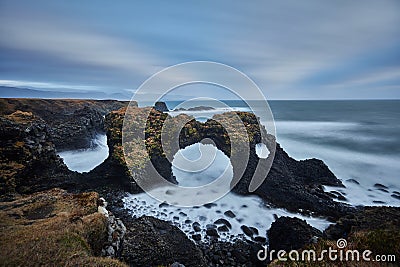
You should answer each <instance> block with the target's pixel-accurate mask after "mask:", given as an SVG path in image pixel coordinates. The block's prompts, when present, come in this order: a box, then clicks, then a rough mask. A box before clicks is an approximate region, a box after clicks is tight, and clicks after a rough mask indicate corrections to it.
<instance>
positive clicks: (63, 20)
mask: <svg viewBox="0 0 400 267" xmlns="http://www.w3.org/2000/svg"><path fill="white" fill-rule="evenodd" d="M251 3H252V4H250V2H247V1H197V2H195V1H157V2H156V1H124V2H123V1H62V2H61V1H54V0H49V1H37V0H36V1H16V0H10V1H3V0H0V36H1V37H0V85H9V86H20V87H33V88H44V89H48V90H60V91H65V90H67V89H68V90H86V91H87V90H96V91H104V92H107V93H117V92H125V93H126V92H128V91H129V90H135V89H136V88H138V87H139V86H140V85H141V84H142V83H143V82H144V81H145V80H146V79H147V78H149V77H150V76H151V75H152V74H154V73H155V72H157V71H160V70H162V69H163V68H165V67H168V66H171V65H174V64H178V63H182V62H187V61H194V60H207V61H216V62H221V63H224V64H228V65H230V66H232V67H235V68H237V69H238V70H240V71H242V72H244V73H245V74H247V75H248V76H249V77H250V78H252V79H253V80H254V81H255V82H256V84H257V85H258V86H259V87H260V88H261V89H262V91H263V92H264V94H265V96H266V98H267V99H364V98H389V99H393V98H400V27H399V25H400V1H396V0H394V1H384V0H379V1H375V0H374V1H366V0H359V1H357V0H355V1H348V0H342V1H320V0H318V1H298V0H294V1H251ZM0 90H1V89H0ZM215 90H217V89H215ZM180 94H183V95H185V94H188V95H194V96H203V95H202V94H204V92H203V91H202V90H200V89H198V90H197V89H196V90H193V89H192V90H188V92H184V91H182V92H180ZM217 94H219V97H220V98H224V91H221V92H219V93H217Z"/></svg>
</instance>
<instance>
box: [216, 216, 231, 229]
mask: <svg viewBox="0 0 400 267" xmlns="http://www.w3.org/2000/svg"><path fill="white" fill-rule="evenodd" d="M214 224H224V225H226V226H227V227H228V228H229V229H232V225H231V223H230V222H229V221H228V220H226V219H223V218H220V219H218V220H216V221H215V222H214Z"/></svg>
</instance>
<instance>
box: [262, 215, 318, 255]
mask: <svg viewBox="0 0 400 267" xmlns="http://www.w3.org/2000/svg"><path fill="white" fill-rule="evenodd" d="M267 234H268V240H269V249H270V250H275V251H279V250H285V251H287V252H288V251H290V250H297V249H300V248H302V247H303V246H304V245H306V244H310V243H311V240H312V238H313V237H314V236H317V237H321V236H322V233H321V231H319V230H318V229H316V228H314V227H312V226H311V225H309V224H308V223H307V222H306V221H305V220H301V219H298V218H290V217H280V218H279V219H277V220H276V221H275V222H273V223H272V225H271V228H270V229H269V230H268V232H267Z"/></svg>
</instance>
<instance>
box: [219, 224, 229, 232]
mask: <svg viewBox="0 0 400 267" xmlns="http://www.w3.org/2000/svg"><path fill="white" fill-rule="evenodd" d="M217 229H218V231H219V232H229V228H228V227H227V226H226V225H221V226H219V227H218V228H217Z"/></svg>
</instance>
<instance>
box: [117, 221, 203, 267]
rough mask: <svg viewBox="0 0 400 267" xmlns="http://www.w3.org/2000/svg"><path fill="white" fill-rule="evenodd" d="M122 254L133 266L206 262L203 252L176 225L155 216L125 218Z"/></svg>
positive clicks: (194, 264)
mask: <svg viewBox="0 0 400 267" xmlns="http://www.w3.org/2000/svg"><path fill="white" fill-rule="evenodd" d="M125 225H126V228H127V232H126V234H125V239H124V243H123V250H122V255H121V258H122V260H123V261H125V262H126V263H128V264H129V265H131V266H159V265H163V266H168V265H170V264H172V263H174V262H180V263H182V264H184V265H185V266H206V263H205V260H204V258H203V254H202V252H201V250H200V249H198V248H197V247H196V246H195V244H194V243H193V242H192V241H190V240H189V239H188V238H187V237H186V235H185V234H184V233H183V232H182V231H180V230H179V229H178V228H177V227H176V226H173V225H171V224H169V223H168V222H165V221H161V220H158V219H156V218H153V217H147V216H145V217H141V218H139V219H136V220H133V221H131V222H125Z"/></svg>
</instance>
